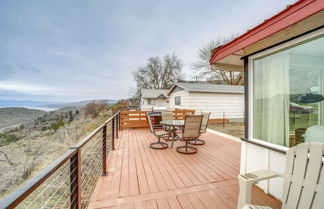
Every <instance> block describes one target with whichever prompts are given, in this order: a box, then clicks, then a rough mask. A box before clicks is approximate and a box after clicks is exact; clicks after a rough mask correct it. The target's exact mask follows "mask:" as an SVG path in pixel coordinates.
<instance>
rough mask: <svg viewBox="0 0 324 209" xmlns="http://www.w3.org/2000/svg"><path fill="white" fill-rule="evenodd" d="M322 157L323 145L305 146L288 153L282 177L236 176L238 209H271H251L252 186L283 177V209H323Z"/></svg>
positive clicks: (267, 172) (262, 173)
mask: <svg viewBox="0 0 324 209" xmlns="http://www.w3.org/2000/svg"><path fill="white" fill-rule="evenodd" d="M323 153H324V143H322V142H305V143H302V144H298V145H297V146H295V147H292V148H291V149H289V150H288V151H287V153H286V169H285V173H284V174H282V175H281V174H279V173H276V172H274V171H270V170H261V171H256V172H252V173H246V174H241V175H239V176H238V179H239V184H240V194H239V198H238V204H237V208H238V209H249V208H253V209H254V208H260V209H268V208H270V207H266V206H255V205H250V203H251V189H252V186H253V184H255V183H257V182H259V181H262V180H265V179H270V178H274V177H278V176H282V177H283V178H284V190H283V196H282V207H281V208H282V209H306V208H307V209H323V208H324V168H323ZM270 209H271V208H270Z"/></svg>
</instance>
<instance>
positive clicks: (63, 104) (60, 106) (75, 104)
mask: <svg viewBox="0 0 324 209" xmlns="http://www.w3.org/2000/svg"><path fill="white" fill-rule="evenodd" d="M93 101H95V102H105V103H107V104H116V103H117V100H112V99H101V100H83V101H79V102H71V103H61V104H46V105H43V106H42V107H49V108H63V107H84V106H86V105H87V104H88V103H90V102H93Z"/></svg>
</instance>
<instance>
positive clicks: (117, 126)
mask: <svg viewBox="0 0 324 209" xmlns="http://www.w3.org/2000/svg"><path fill="white" fill-rule="evenodd" d="M115 122H116V124H115V125H116V138H118V131H119V113H118V114H117V115H116V120H115Z"/></svg>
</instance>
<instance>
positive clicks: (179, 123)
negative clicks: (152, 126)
mask: <svg viewBox="0 0 324 209" xmlns="http://www.w3.org/2000/svg"><path fill="white" fill-rule="evenodd" d="M160 124H161V125H164V126H168V127H169V133H170V135H172V144H171V147H170V148H172V147H173V143H174V141H175V140H176V138H175V137H176V130H177V129H176V128H177V127H178V128H179V127H180V128H182V127H184V120H162V121H161V122H160Z"/></svg>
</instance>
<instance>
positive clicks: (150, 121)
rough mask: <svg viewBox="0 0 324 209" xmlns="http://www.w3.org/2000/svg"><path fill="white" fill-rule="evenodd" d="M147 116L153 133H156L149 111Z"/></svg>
mask: <svg viewBox="0 0 324 209" xmlns="http://www.w3.org/2000/svg"><path fill="white" fill-rule="evenodd" d="M146 117H147V121H148V123H149V127H150V131H151V132H152V133H154V128H153V123H152V118H151V116H150V115H149V114H148V113H146Z"/></svg>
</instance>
